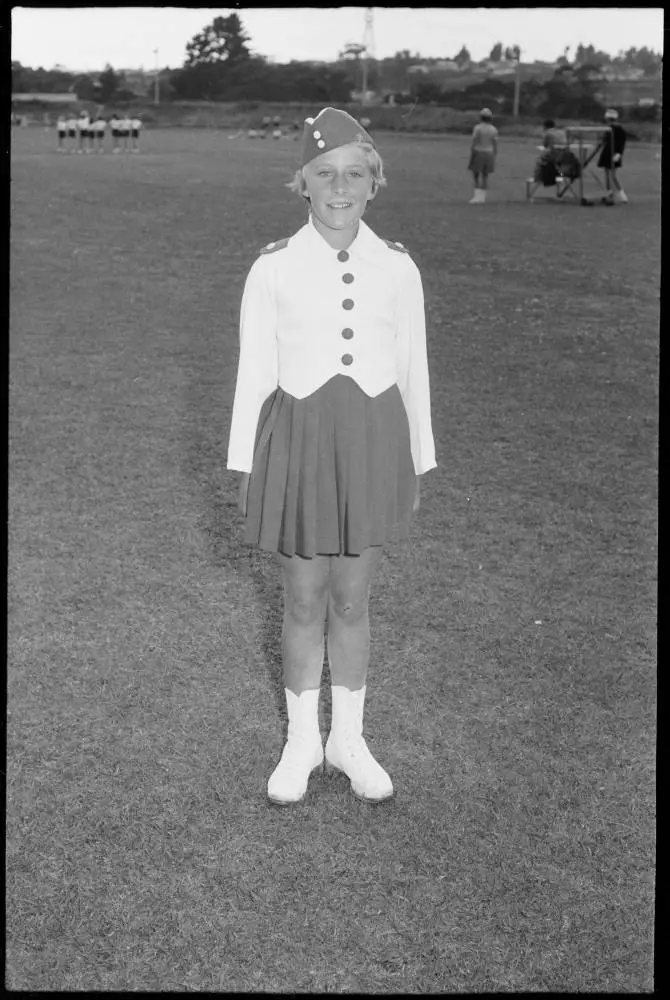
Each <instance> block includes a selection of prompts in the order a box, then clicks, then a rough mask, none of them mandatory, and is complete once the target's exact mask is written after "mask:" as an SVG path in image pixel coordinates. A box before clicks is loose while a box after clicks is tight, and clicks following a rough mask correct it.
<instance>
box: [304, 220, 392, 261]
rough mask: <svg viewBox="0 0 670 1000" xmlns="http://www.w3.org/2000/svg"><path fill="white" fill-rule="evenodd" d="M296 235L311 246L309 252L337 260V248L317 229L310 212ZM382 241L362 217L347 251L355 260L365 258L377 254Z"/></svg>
mask: <svg viewBox="0 0 670 1000" xmlns="http://www.w3.org/2000/svg"><path fill="white" fill-rule="evenodd" d="M296 236H297V237H299V241H300V243H301V244H303V246H305V247H306V248H307V247H309V252H310V253H314V254H315V255H316V254H318V255H319V257H321V258H322V259H324V260H332V261H336V260H337V254H338V253H339V251H338V250H335V249H334V248H333V247H331V246H330V244H329V243H327V242H326V240H325V239H324V238H323V236H322V235H321V233H320V232H319V231H318V230H317V228H316V226H315V225H314V223H313V222H312V216H311V214H310V216H309V219H308V220H307V223H306V224H305V225H304V226H303V227H302V229H300V230H298V232H297V233H296ZM381 242H382V241H381V240H380V239H379V237H378V236H377V235H376V234H375V233H373V232H372V230H371V229H370V227H369V226H367V225H366V224H365V222H363V220H362V219H361V220H360V222H359V223H358V232H357V233H356V238H355V239H354V241H353V243H352V244H351V245H350V246H349V247H347V253H348V254H349V256H350V258H351V259H353V260H356V259H357V258H358V259H364V258H366V257H367V258H369V257H373V256H375V252H376V251H377V250H378V248H379V244H380V243H381Z"/></svg>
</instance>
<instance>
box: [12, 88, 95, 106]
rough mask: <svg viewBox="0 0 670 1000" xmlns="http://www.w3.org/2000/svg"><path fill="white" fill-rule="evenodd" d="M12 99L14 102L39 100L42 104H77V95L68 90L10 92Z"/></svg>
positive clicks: (21, 102)
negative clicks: (63, 91) (54, 91)
mask: <svg viewBox="0 0 670 1000" xmlns="http://www.w3.org/2000/svg"><path fill="white" fill-rule="evenodd" d="M12 101H13V103H14V104H30V103H34V102H35V101H40V102H41V103H42V104H79V98H78V97H77V95H76V94H73V93H70V92H69V91H68V92H67V93H65V94H43V93H41V92H38V93H30V94H12Z"/></svg>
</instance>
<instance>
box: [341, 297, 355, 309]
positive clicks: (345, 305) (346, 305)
mask: <svg viewBox="0 0 670 1000" xmlns="http://www.w3.org/2000/svg"><path fill="white" fill-rule="evenodd" d="M342 308H343V309H353V308H354V300H353V299H345V300H344V302H343V303H342Z"/></svg>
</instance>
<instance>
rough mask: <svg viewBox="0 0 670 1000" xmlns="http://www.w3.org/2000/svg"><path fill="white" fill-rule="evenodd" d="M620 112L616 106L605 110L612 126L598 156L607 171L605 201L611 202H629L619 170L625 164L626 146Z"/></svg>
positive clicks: (601, 165) (599, 162)
mask: <svg viewBox="0 0 670 1000" xmlns="http://www.w3.org/2000/svg"><path fill="white" fill-rule="evenodd" d="M618 119H619V112H618V111H616V110H615V109H614V108H608V109H607V111H606V112H605V124H606V125H609V126H610V129H611V131H610V132H609V133H608V134H607V136H606V138H605V145H604V146H603V149H602V152H601V153H600V156H599V157H598V166H599V167H602V169H603V170H604V171H605V185H606V187H607V194H606V196H605V198H604V199H603V200H604V201H607V202H609V204H614V202H615V201H616V202H619V203H620V204H624V205H626V204H628V198H627V197H626V192H625V191H624V189H623V188H622V186H621V181H620V180H619V177H618V174H617V171H618V170H621V167H622V166H623V151H624V149H625V148H626V130H625V129H624V127H623V126H622V125H620V124H619V121H618Z"/></svg>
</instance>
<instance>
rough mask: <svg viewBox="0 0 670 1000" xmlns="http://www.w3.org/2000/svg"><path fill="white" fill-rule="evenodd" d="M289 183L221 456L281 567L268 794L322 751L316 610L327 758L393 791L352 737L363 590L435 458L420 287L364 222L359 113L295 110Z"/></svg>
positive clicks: (259, 266)
mask: <svg viewBox="0 0 670 1000" xmlns="http://www.w3.org/2000/svg"><path fill="white" fill-rule="evenodd" d="M301 162H302V168H301V169H300V170H299V171H297V173H296V176H295V178H294V181H293V183H292V184H291V185H289V186H290V187H292V188H293V189H294V190H295V191H296V192H297V193H299V194H300V195H301V196H302V197H303V198H305V200H306V203H307V205H308V206H309V218H308V221H307V223H306V225H304V226H303V227H302V228H301V229H300V230H299V231H298V232H297V233H296V234H295V235H294V236H292V237H290V238H288V239H283V240H280V241H279V242H277V243H270V244H268V246H267V247H266V248H265V250H264V251H261V255H260V257H259V258H258V259H257V260H256V262H255V263H254V265H253V266H252V268H251V271H250V272H249V275H248V277H247V280H246V284H245V289H244V295H243V299H242V309H241V320H240V355H239V365H238V374H237V383H236V389H235V398H234V403H233V413H232V422H231V429H230V440H229V448H228V463H227V465H228V468H229V469H237V470H239V471H240V472H242V473H243V475H242V478H241V481H240V492H239V506H240V511H241V512H242V513H243V514H244V516H245V518H246V523H245V541H246V542H247V543H249V544H253V545H258V546H259V547H260V548H262V549H265V550H267V551H271V552H276V553H277V558H278V561H279V565H280V566H281V569H282V572H283V577H284V625H283V633H282V653H283V675H284V685H285V695H286V704H287V709H288V718H289V723H288V738H287V742H286V744H285V746H284V749H283V752H282V756H281V759H280V761H279V764H278V765H277V767H276V768H275V770H274V771H273V773H272V775H271V777H270V779H269V781H268V797H269V799H270V801H272V802H274V803H277V804H280V805H288V804H290V803H294V802H298V801H299V800H300V799H301V798H302V797H303V796H304V794H305V791H306V789H307V783H308V780H309V776H310V774H311V772H312V771H313V770H314V769H315V768H320V767H321V766H322V764H323V760H324V752H323V745H322V742H321V734H320V731H319V719H318V700H319V690H320V686H321V674H322V669H323V658H324V625H325V618H326V615H327V619H328V630H327V631H328V662H329V665H330V675H331V685H332V709H333V711H332V721H331V730H330V735H329V737H328V741H327V743H326V750H325V759H326V763H327V765H328V766H329V767H332V768H335V769H338V770H341V771H343V772H344V773H345V774H346V775H347V776H348V778H349V780H350V782H351V788H352V791H353V792H354V794H355V795H357V796H358V797H359V798H362V799H364V800H366V801H372V802H379V801H382V800H383V799H386V798H389V797H390V796H391V795H393V784H392V782H391V779H390V777H389V775H388V774H387V773H386V771H385V770H384V769H383V768H382V767H381V765H380V764H379V763H378V762H377V761H376V760H375V759H374V757H373V756H372V754H371V753H370V751H369V749H368V747H367V745H366V743H365V740H364V739H363V735H362V726H363V706H364V700H365V694H366V684H367V672H368V661H369V655H370V625H369V617H368V600H369V592H370V585H371V581H372V578H373V576H374V572H375V569H376V566H377V564H378V560H379V554H380V551H381V547H382V545H383V544H384V543H385V542H386V541H387V540H389V539H390V538H392V537H405V538H406V537H407V536H408V531H409V527H408V526H409V521H410V519H411V516H412V512H413V511H414V510H416V509H417V508H418V505H419V492H418V483H419V480H418V476H420V475H422V474H423V473H425V472H427V471H428V470H429V469H432V468H434V467H435V465H436V462H435V446H434V442H433V434H432V428H431V418H430V391H429V379H428V361H427V356H426V331H425V316H424V301H423V290H422V286H421V277H420V274H419V270H418V268H417V266H416V264H415V263H414V262H413V261H412V259H411V257H410V256H409V254H408V253H407V251H406V250H405V249H404V247H402V246H401V245H400V244H397V243H392V242H391V241H390V240H389V241H387V240H383V239H380V238H379V237H378V236H376V235H375V234H374V233H373V232H372V230H371V229H369V228H368V227H367V226H366V225H365V223H364V222H363V221H362V215H363V213H364V212H365V209H366V207H367V205H368V203H369V202H370V201H371V200H372V199H373V198H374V197H375V195H376V194H377V191H378V189H379V187H381V186H383V185H384V184H385V178H384V171H383V163H382V160H381V157H380V156H379V153H378V152H377V150H376V148H375V145H374V142H373V140H372V138H371V136H370V135H368V134H367V133H366V132H365V130H364V129H363V128H362V126H361V125H360V124H359V123H358V122H357V121H356V120H355V119H353V118H352V117H351V116H350V115H348V114H347V113H346V112H344V111H340V110H337V109H335V108H325V109H324V110H323V111H321V113H320V114H319V115H317V117H316V118H307V119H306V120H305V126H304V132H303V144H302V158H301Z"/></svg>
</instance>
